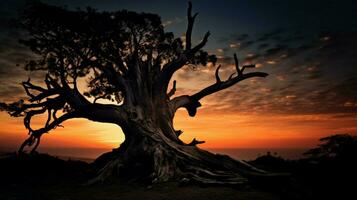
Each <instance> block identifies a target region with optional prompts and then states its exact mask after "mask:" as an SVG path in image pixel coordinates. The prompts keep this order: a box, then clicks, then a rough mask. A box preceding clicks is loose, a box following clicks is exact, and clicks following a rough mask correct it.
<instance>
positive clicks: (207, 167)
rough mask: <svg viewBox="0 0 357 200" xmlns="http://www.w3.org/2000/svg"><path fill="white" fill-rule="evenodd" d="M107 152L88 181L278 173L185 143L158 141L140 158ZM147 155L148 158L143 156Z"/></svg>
mask: <svg viewBox="0 0 357 200" xmlns="http://www.w3.org/2000/svg"><path fill="white" fill-rule="evenodd" d="M146 148H148V146H146ZM136 153H137V152H136ZM104 156H106V157H107V158H106V159H107V163H106V164H105V165H103V164H102V165H101V166H102V167H101V168H100V169H99V170H98V174H97V176H96V177H95V178H94V179H92V180H90V181H89V182H88V183H87V184H95V183H104V182H106V181H108V180H111V179H113V177H116V178H118V177H119V178H123V175H124V176H125V179H126V180H130V181H132V180H133V179H135V180H146V181H148V182H149V183H158V182H166V181H179V182H183V183H198V184H205V185H242V184H246V183H248V182H249V181H250V180H251V179H259V178H264V177H272V176H274V175H272V174H269V173H267V172H265V171H263V170H260V169H257V168H255V167H253V166H251V165H249V164H247V163H246V162H244V161H238V160H235V159H232V158H230V157H229V156H225V155H219V154H213V153H210V152H208V151H205V150H201V149H199V148H197V147H195V146H184V145H181V146H180V148H176V149H173V148H168V147H167V146H166V145H162V144H156V145H152V146H151V148H150V150H148V149H146V152H145V154H143V155H140V154H138V156H137V157H136V158H135V157H134V158H133V156H132V154H131V155H130V158H131V159H130V160H128V159H125V158H128V157H129V152H125V153H123V152H121V153H120V154H118V153H116V152H111V153H107V154H105V155H104ZM118 156H121V158H118ZM144 157H145V158H146V159H144V160H142V159H140V158H144ZM100 159H102V161H98V160H97V161H96V162H103V158H100ZM133 161H134V162H133ZM96 162H95V163H96ZM137 166H141V167H139V168H138V167H137ZM143 170H146V172H143ZM139 176H140V178H138V177H139Z"/></svg>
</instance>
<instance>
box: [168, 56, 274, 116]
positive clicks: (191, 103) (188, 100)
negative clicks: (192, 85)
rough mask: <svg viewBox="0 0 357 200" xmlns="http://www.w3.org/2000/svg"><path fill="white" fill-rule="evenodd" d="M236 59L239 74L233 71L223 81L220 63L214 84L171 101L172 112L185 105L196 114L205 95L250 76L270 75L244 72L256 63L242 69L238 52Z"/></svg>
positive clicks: (193, 114) (190, 113)
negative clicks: (220, 74)
mask: <svg viewBox="0 0 357 200" xmlns="http://www.w3.org/2000/svg"><path fill="white" fill-rule="evenodd" d="M234 60H235V65H236V70H237V73H238V75H237V76H235V77H234V75H235V73H233V74H231V75H230V76H229V78H228V79H227V80H225V81H222V80H221V79H220V77H219V69H220V68H221V65H219V66H218V67H217V68H216V71H215V77H216V82H215V83H214V84H212V85H210V86H208V87H206V88H204V89H202V90H201V91H199V92H197V93H195V94H193V95H191V96H188V95H182V96H179V97H176V98H174V99H172V100H171V101H170V103H169V105H170V107H171V111H172V113H175V112H176V110H177V109H178V108H181V107H184V108H186V109H187V111H188V113H189V115H190V116H195V114H196V112H197V108H198V107H200V106H201V103H200V102H199V101H200V99H202V98H203V97H205V96H208V95H210V94H213V93H216V92H218V91H221V90H224V89H226V88H228V87H231V86H233V85H235V84H236V83H238V82H240V81H242V80H245V79H248V78H253V77H266V76H268V74H267V73H264V72H251V73H247V74H243V72H244V69H245V68H253V67H255V65H246V66H243V67H242V69H241V70H240V69H239V66H238V64H239V63H238V58H237V55H236V54H234Z"/></svg>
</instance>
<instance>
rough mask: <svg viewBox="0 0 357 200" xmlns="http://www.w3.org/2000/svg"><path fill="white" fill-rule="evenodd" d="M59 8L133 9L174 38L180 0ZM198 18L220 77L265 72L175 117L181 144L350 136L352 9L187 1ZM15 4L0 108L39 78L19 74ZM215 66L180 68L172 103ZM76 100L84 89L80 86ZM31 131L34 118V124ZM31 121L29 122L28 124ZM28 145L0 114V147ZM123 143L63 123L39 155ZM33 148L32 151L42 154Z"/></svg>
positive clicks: (1, 42) (17, 126)
mask: <svg viewBox="0 0 357 200" xmlns="http://www.w3.org/2000/svg"><path fill="white" fill-rule="evenodd" d="M44 2H46V3H49V4H53V5H61V6H66V7H67V8H68V9H76V8H78V7H80V8H83V9H84V8H85V7H87V6H90V7H93V8H95V9H97V10H100V11H101V10H103V11H104V10H107V11H115V10H122V9H127V10H133V11H137V12H150V13H156V14H158V15H160V16H161V19H162V23H163V24H164V26H165V29H166V31H171V32H173V33H174V34H175V36H177V37H180V36H183V35H184V33H185V31H186V9H187V1H178V0H177V1H163V0H162V1H159V0H155V1H143V0H142V1H136V0H134V1H133V0H130V1H129V0H101V1H99V0H97V1H94V0H92V1H82V0H76V1H69V0H68V1H65V0H61V1H60V0H58V1H55V0H53V1H51V0H48V1H44ZM192 3H193V10H194V11H195V12H199V16H198V19H197V21H196V24H195V28H194V32H193V42H194V43H197V42H199V41H200V39H201V38H202V36H203V35H204V33H205V32H206V31H208V30H209V31H210V32H211V36H210V39H209V42H208V44H207V46H206V48H205V49H206V50H207V51H208V52H210V53H214V54H216V55H217V57H218V63H220V64H221V65H222V68H221V74H222V77H225V78H227V77H228V76H229V74H231V73H232V72H234V70H235V69H234V61H233V53H235V52H236V53H237V54H238V57H239V59H240V60H241V62H244V63H247V64H256V66H257V67H258V70H259V71H263V72H267V73H269V76H268V77H266V78H264V79H260V78H254V79H249V80H245V81H243V82H240V83H239V84H237V85H235V86H233V87H230V88H228V89H226V90H223V91H220V92H218V93H216V94H214V95H211V96H209V97H206V98H204V99H203V100H202V101H201V103H202V105H203V106H202V107H201V108H200V109H199V111H198V114H197V115H196V116H195V117H194V118H191V117H189V116H188V115H187V113H186V111H184V110H182V111H180V112H178V113H177V115H176V117H175V128H176V129H181V130H183V131H184V133H183V134H182V136H181V139H183V140H184V141H190V140H192V138H198V139H200V140H205V141H206V143H205V144H203V145H200V146H201V147H204V148H296V147H298V148H309V147H312V146H314V145H315V144H316V143H317V142H318V138H321V137H324V136H328V135H331V134H335V133H351V134H357V92H356V91H357V3H354V1H327V0H325V1H313V2H312V1H301V0H299V1H252V0H250V1H248V0H246V1H238V0H237V1H233V0H224V1H210V0H206V1H204V0H194V1H192ZM23 6H24V1H15V0H0V102H11V101H17V100H18V99H20V98H26V97H25V96H26V95H25V92H24V91H23V88H22V87H21V84H20V83H21V82H22V81H25V80H27V78H28V77H29V76H31V77H32V80H34V81H35V82H37V83H41V82H43V74H41V73H38V72H28V71H25V70H24V62H25V61H26V60H28V59H29V58H31V56H33V55H32V54H31V52H30V50H29V49H27V48H26V47H24V46H21V45H20V44H18V42H17V41H18V39H19V38H21V37H23V36H24V35H25V34H24V33H23V32H21V31H19V30H17V29H16V28H14V27H12V26H11V23H10V24H9V20H10V19H12V18H16V15H17V12H18V11H21V9H22V7H23ZM215 68H216V67H215V66H213V65H209V66H206V67H202V66H198V67H196V68H194V69H193V68H192V67H190V66H187V67H185V68H183V69H182V70H180V71H179V72H178V73H177V74H176V75H175V77H174V79H175V80H177V88H178V91H177V94H176V95H181V94H193V93H194V92H195V91H198V90H200V89H202V88H204V87H206V86H208V85H209V84H211V83H213V82H214V81H215V78H214V72H215ZM80 85H81V88H80V89H81V90H82V91H85V90H86V87H85V82H84V81H82V82H81V84H80ZM37 121H38V124H39V123H40V122H41V123H43V122H42V121H41V119H37ZM37 121H36V122H37ZM26 137H27V131H26V130H25V128H24V125H23V122H22V118H12V117H10V116H9V115H8V114H7V113H6V112H0V147H6V148H13V149H16V148H18V146H19V145H20V144H21V142H22V141H23V140H24V139H25V138H26ZM123 140H124V135H123V134H122V133H121V130H120V128H119V127H117V126H116V125H111V124H102V123H96V122H91V121H88V120H77V119H76V120H71V121H68V122H65V123H64V128H61V127H58V128H57V129H56V130H53V131H51V132H49V134H46V135H44V137H43V139H42V144H41V147H58V148H67V147H76V148H114V147H117V146H118V145H119V144H120V142H122V141H123ZM41 147H40V150H41Z"/></svg>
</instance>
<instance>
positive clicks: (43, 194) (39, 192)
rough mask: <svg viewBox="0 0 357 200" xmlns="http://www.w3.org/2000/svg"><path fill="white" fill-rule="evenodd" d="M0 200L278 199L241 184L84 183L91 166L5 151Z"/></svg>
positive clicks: (273, 195) (276, 196) (78, 162)
mask: <svg viewBox="0 0 357 200" xmlns="http://www.w3.org/2000/svg"><path fill="white" fill-rule="evenodd" d="M0 166H1V172H0V174H1V179H0V199H1V200H2V199H61V200H67V199H68V200H69V199H103V200H105V199H108V200H111V199H123V200H125V199H145V200H149V199H267V200H268V199H280V198H279V194H277V193H274V192H271V191H264V190H262V189H258V188H254V187H250V186H240V187H236V188H232V187H216V186H199V185H181V184H179V183H175V182H169V183H162V184H154V185H151V184H145V183H120V182H115V183H107V184H103V185H94V186H85V185H83V183H85V182H86V180H88V178H89V176H90V175H89V174H90V168H91V165H90V164H88V163H86V162H82V161H73V160H67V161H65V160H62V159H59V158H56V157H52V156H49V155H46V154H36V155H27V154H24V155H16V154H6V155H3V156H2V157H1V159H0Z"/></svg>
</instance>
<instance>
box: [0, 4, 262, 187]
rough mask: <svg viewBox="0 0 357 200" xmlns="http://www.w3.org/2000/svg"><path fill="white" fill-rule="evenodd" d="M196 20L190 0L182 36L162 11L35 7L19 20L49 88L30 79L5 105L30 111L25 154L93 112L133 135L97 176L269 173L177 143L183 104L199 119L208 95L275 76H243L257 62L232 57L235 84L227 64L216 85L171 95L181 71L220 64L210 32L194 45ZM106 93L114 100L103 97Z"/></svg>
mask: <svg viewBox="0 0 357 200" xmlns="http://www.w3.org/2000/svg"><path fill="white" fill-rule="evenodd" d="M196 17H197V13H195V14H193V15H192V5H191V3H189V6H188V11H187V20H188V26H187V31H186V35H185V41H183V40H182V39H181V38H175V37H174V35H173V33H171V32H165V31H164V28H163V25H162V23H161V20H160V17H159V16H157V15H155V14H147V13H135V12H130V11H125V10H124V11H117V12H98V11H96V10H93V9H91V8H88V9H87V10H85V11H83V10H76V11H70V10H66V9H64V8H60V7H55V6H49V5H46V4H43V3H40V2H32V3H31V4H29V5H28V6H27V8H26V9H25V11H24V12H23V16H22V17H21V20H20V23H19V24H20V27H23V28H25V30H27V32H28V35H29V37H28V38H27V39H25V40H22V41H21V43H23V44H24V45H26V46H27V47H29V48H30V49H31V50H32V51H33V52H34V53H35V54H36V55H37V57H36V59H33V60H31V61H29V62H28V63H27V64H26V69H27V70H43V71H45V72H46V75H45V79H44V84H43V85H35V84H33V83H32V82H31V80H30V79H28V80H27V81H25V82H23V83H22V85H23V87H24V89H25V91H26V94H27V95H28V97H29V99H28V100H26V101H24V100H20V101H18V102H15V103H12V104H5V103H2V104H1V107H2V109H3V110H6V111H8V112H9V113H10V115H11V116H13V117H20V116H23V117H24V125H25V127H26V128H27V129H28V130H29V138H28V139H27V140H25V141H24V143H23V144H22V145H21V147H20V150H19V151H20V152H22V151H23V150H24V148H25V147H27V146H33V148H32V151H35V150H36V148H37V147H38V145H39V143H40V138H41V136H42V135H43V134H44V133H47V132H48V131H50V130H52V129H54V128H56V127H57V126H60V125H61V123H63V122H64V121H66V120H69V119H73V118H85V119H89V120H92V121H96V122H105V123H114V124H117V125H119V126H120V127H121V128H122V130H123V132H124V135H125V141H124V142H123V143H122V144H121V145H120V147H119V148H118V149H116V150H113V152H110V153H106V154H104V155H102V156H101V157H99V158H98V159H97V160H96V161H95V163H94V164H95V166H96V167H97V169H98V174H97V176H96V177H95V178H94V179H92V182H97V181H105V180H107V179H108V178H110V177H113V176H116V175H124V176H127V177H130V178H132V177H136V176H140V177H142V178H144V177H146V178H149V179H150V180H151V181H154V182H157V181H166V180H172V179H180V180H192V181H197V182H201V183H216V184H236V183H242V182H245V181H246V180H247V179H246V178H245V177H246V175H254V174H255V175H257V174H263V173H264V172H263V171H261V170H258V169H256V168H254V167H252V166H250V165H248V164H246V163H245V162H243V161H237V160H234V159H231V158H229V157H228V156H222V155H215V154H212V153H209V152H207V151H204V150H201V149H199V148H198V147H196V145H197V144H200V143H203V141H199V140H196V139H193V140H192V142H190V143H189V144H185V143H184V142H182V141H181V140H180V139H179V135H180V134H181V133H182V131H181V130H175V129H174V126H173V118H174V115H175V112H176V111H177V110H178V109H179V108H185V109H186V110H187V111H188V114H189V115H190V116H192V117H193V116H195V114H196V112H197V108H198V107H200V106H201V104H200V100H201V99H202V98H204V97H206V96H208V95H210V94H213V93H216V92H218V91H220V90H223V89H226V88H228V87H231V86H233V85H235V84H236V83H238V82H240V81H242V80H245V79H248V78H252V77H265V76H267V74H266V73H262V72H251V73H244V70H245V68H252V67H254V65H247V66H239V62H238V58H237V56H236V55H234V60H235V67H236V73H233V74H232V75H231V76H230V77H229V78H228V79H227V80H222V79H221V78H220V76H219V69H220V68H221V66H220V65H219V66H218V67H217V68H216V71H215V78H216V82H215V83H214V84H212V85H210V86H208V87H206V88H203V89H202V90H200V91H199V92H197V93H195V94H192V95H182V96H177V97H174V98H172V96H173V95H174V93H175V91H176V81H173V84H172V85H173V87H172V88H168V87H169V83H170V81H171V79H172V76H173V74H174V73H176V72H177V71H178V70H179V69H181V68H182V67H184V66H185V65H189V64H190V65H206V64H207V63H210V62H211V63H213V64H215V62H216V60H217V59H216V57H215V56H214V55H209V54H208V53H207V52H206V51H204V50H202V48H203V47H204V46H205V45H206V43H207V41H208V38H209V35H210V33H209V32H207V33H206V34H205V35H204V36H203V39H202V40H201V41H200V42H199V43H198V44H196V45H194V44H193V43H192V41H191V35H192V30H193V26H194V22H195V19H196ZM187 73H189V72H187ZM80 78H84V79H86V80H87V82H88V88H87V90H86V92H84V93H83V94H82V93H81V92H80V91H79V90H78V86H77V82H78V79H80ZM85 96H87V97H92V98H86V97H85ZM90 99H94V100H93V101H90ZM98 99H108V100H111V101H112V102H113V104H101V103H97V100H98ZM46 112H47V114H48V117H47V120H46V121H45V122H44V126H43V127H42V128H40V129H34V128H32V126H31V119H32V117H33V116H36V115H40V114H46ZM59 114H61V115H59Z"/></svg>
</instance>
